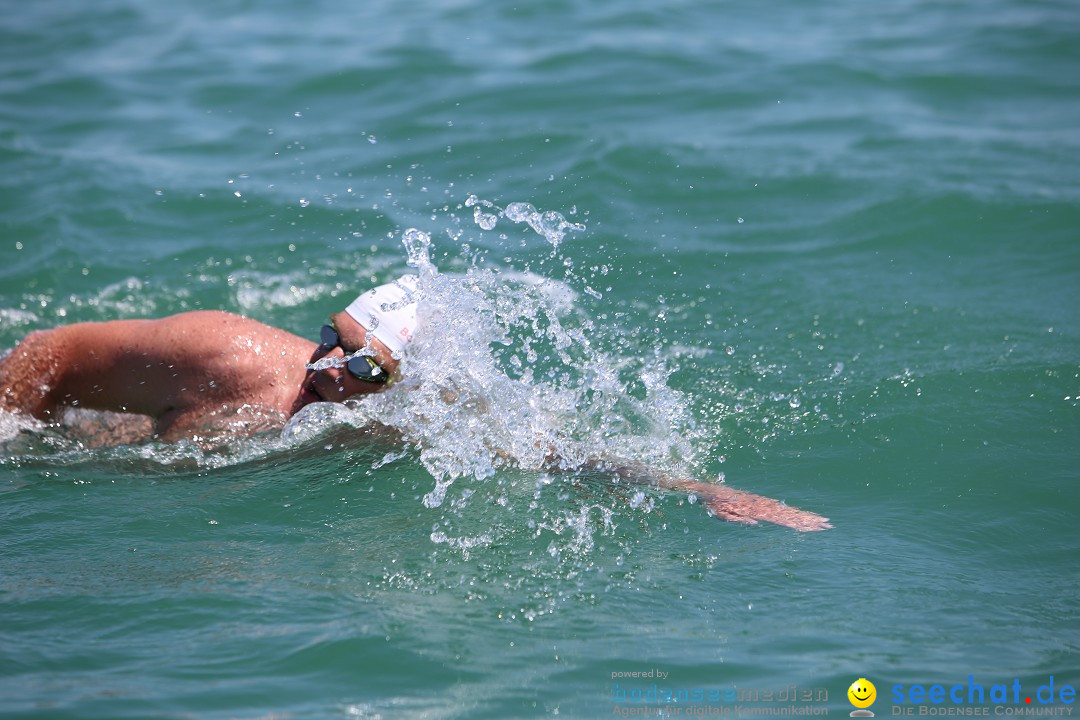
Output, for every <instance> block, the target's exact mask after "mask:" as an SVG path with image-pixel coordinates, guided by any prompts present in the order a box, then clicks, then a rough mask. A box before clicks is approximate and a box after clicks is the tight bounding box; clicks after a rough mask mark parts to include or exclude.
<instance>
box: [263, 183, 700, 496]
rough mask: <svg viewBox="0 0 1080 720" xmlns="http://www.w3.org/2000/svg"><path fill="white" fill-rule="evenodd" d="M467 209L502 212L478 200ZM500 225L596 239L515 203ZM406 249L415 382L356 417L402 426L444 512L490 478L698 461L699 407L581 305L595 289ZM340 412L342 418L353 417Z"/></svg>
mask: <svg viewBox="0 0 1080 720" xmlns="http://www.w3.org/2000/svg"><path fill="white" fill-rule="evenodd" d="M466 205H467V206H474V207H476V208H478V209H479V208H481V207H483V208H488V209H493V206H492V205H491V203H487V202H486V201H480V200H477V199H476V198H475V197H470V198H469V200H468V201H467V203H466ZM492 218H495V219H494V220H493V219H489V218H486V217H484V218H478V219H477V223H478V224H479V225H480V226H481V227H488V226H490V225H491V224H492V223H493V222H496V221H497V220H498V219H499V218H503V219H505V220H509V221H510V222H515V223H524V224H527V225H528V226H529V227H530V228H532V229H533V230H534V231H535V232H536V233H537V234H539V235H541V236H543V237H544V238H545V239H546V240H547V241H548V242H549V243H550V244H551V245H552V247H553V252H558V248H559V243H560V242H561V241H562V240H563V239H564V238H565V236H566V234H567V232H571V231H577V230H582V229H584V228H583V226H581V225H579V224H575V223H568V222H567V221H566V220H565V218H564V217H563V216H562V215H561V214H559V213H557V212H550V211H549V212H539V211H537V210H536V209H535V208H533V206H531V205H528V204H526V203H510V204H509V205H507V207H506V209H505V210H502V211H499V214H498V217H496V216H495V215H493V214H492ZM402 241H403V243H404V246H405V250H406V252H407V256H408V260H407V262H408V264H409V266H411V267H412V268H415V270H416V273H417V275H418V278H419V282H418V290H417V292H418V295H419V303H420V305H419V313H418V315H419V318H420V326H419V327H418V329H417V332H416V339H415V340H414V341H413V342H412V343H411V344H410V345H409V346H408V348H407V349H406V351H405V356H404V358H403V365H402V367H403V370H404V375H405V379H404V380H403V381H402V382H400V383H398V385H397V386H395V387H394V388H393V389H392V390H391V391H390V392H386V393H381V394H378V395H372V396H367V397H365V398H364V399H363V400H362V401H359V402H356V403H354V404H351V405H349V407H348V409H347V411H345V413H344V414H345V415H347V421H348V422H350V423H353V424H356V425H364V424H368V423H381V424H384V425H388V426H391V427H393V428H394V429H396V430H397V431H398V433H400V435H401V436H402V437H403V438H404V439H405V440H406V441H407V442H408V443H409V444H410V445H411V446H412V447H413V448H415V450H416V451H417V452H418V453H419V458H420V460H421V462H422V463H423V464H424V466H425V468H426V469H427V470H428V472H429V473H430V474H431V475H432V477H433V478H434V479H435V487H434V488H433V489H432V490H431V491H430V492H428V493H426V494H425V495H424V498H423V501H424V504H425V505H427V506H428V507H438V506H440V505H442V504H443V502H444V501H445V500H446V496H447V491H448V489H449V488H450V487H451V485H452V484H453V483H454V482H455V481H458V480H459V479H461V478H471V479H474V480H484V479H486V478H489V477H491V476H492V475H494V474H495V473H497V472H498V471H499V470H500V469H502V468H506V467H509V466H514V467H518V468H521V469H524V470H528V471H542V470H545V469H550V468H551V466H552V465H558V466H560V467H561V468H563V469H568V470H574V469H578V468H581V467H583V466H586V465H587V464H589V463H590V462H594V461H596V460H597V459H606V458H613V457H627V458H634V459H635V460H636V461H641V462H644V463H647V464H652V465H655V466H656V467H660V468H666V469H682V468H685V467H687V465H688V464H690V463H692V462H693V451H692V448H691V444H690V441H689V440H688V435H690V434H691V431H690V427H691V426H692V419H691V415H690V412H689V410H688V406H687V401H686V399H685V398H684V397H683V396H682V395H681V394H680V393H678V392H676V391H674V390H672V389H671V388H669V387H668V385H667V375H668V371H667V368H666V367H665V364H664V362H663V360H662V359H661V358H660V354H659V350H658V349H657V350H654V349H652V348H648V347H642V348H637V351H636V352H635V353H634V354H632V355H629V356H627V355H626V354H624V353H622V352H619V350H620V349H621V345H622V344H623V343H625V339H622V338H619V337H618V333H617V331H616V329H613V328H604V327H600V326H598V325H597V323H596V322H595V321H594V320H593V319H592V318H590V317H589V316H588V315H587V314H586V313H585V312H583V311H582V310H581V309H579V307H578V304H577V302H576V300H577V299H578V297H579V289H580V290H582V291H585V289H586V288H588V285H587V283H585V281H583V280H580V279H578V278H577V277H576V276H575V275H573V273H572V272H568V273H567V277H566V278H565V279H560V280H555V279H551V278H546V277H542V276H539V275H535V274H532V273H528V272H509V271H506V270H500V269H494V268H481V267H477V266H475V265H474V266H472V267H469V268H468V270H466V271H465V272H459V273H444V272H440V271H439V268H437V267H436V266H435V265H434V264H433V262H432V260H431V246H432V241H431V237H430V236H429V235H428V234H427V233H425V232H422V231H420V230H416V229H409V230H407V231H405V233H404V234H403V237H402ZM575 285H577V287H575ZM603 348H607V349H606V350H605V349H603ZM324 415H326V411H325V410H324V409H322V408H319V407H317V406H311V407H309V408H308V409H305V411H304V412H302V413H301V414H300V415H298V416H297V417H296V418H294V420H293V421H292V422H290V423H289V425H288V426H287V427H286V429H285V433H284V434H285V436H286V438H289V437H290V436H295V435H297V434H298V433H300V432H302V431H303V430H302V429H303V428H304V427H308V426H310V425H311V423H312V421H313V420H315V419H316V418H318V422H322V421H324V420H325V419H326V418H324V417H323V416H324ZM332 415H333V420H335V421H338V422H340V421H341V420H342V419H343V413H342V411H341V410H334V411H332Z"/></svg>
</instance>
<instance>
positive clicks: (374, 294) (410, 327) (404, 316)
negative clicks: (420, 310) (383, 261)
mask: <svg viewBox="0 0 1080 720" xmlns="http://www.w3.org/2000/svg"><path fill="white" fill-rule="evenodd" d="M416 301H417V297H416V276H415V275H402V276H401V277H399V278H398V279H397V280H395V281H394V282H392V283H389V284H387V285H379V286H378V287H375V288H372V289H371V290H368V291H367V292H366V293H364V294H363V295H361V296H360V297H358V298H356V299H355V300H353V301H352V302H351V303H349V307H347V308H345V312H346V313H348V315H349V317H351V318H352V319H353V320H355V321H356V322H358V323H360V324H361V325H363V326H364V329H365V330H367V331H368V333H370V334H371V335H372V336H374V337H375V338H376V339H378V340H381V341H382V343H383V344H384V345H386V347H388V348H390V351H391V352H393V353H398V352H401V351H402V350H404V349H405V343H407V342H409V341H410V340H412V338H413V331H414V330H415V329H416Z"/></svg>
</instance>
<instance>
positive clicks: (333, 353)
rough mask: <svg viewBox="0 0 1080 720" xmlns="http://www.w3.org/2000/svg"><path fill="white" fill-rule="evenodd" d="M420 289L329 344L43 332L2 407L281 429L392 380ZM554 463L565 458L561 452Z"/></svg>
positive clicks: (97, 326)
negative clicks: (254, 423) (266, 424)
mask: <svg viewBox="0 0 1080 720" xmlns="http://www.w3.org/2000/svg"><path fill="white" fill-rule="evenodd" d="M415 294H416V278H415V276H412V275H405V276H402V277H401V278H399V279H398V280H396V281H394V282H392V283H389V284H386V285H380V286H378V287H376V288H373V289H372V290H369V291H367V292H365V293H363V294H362V295H360V296H359V297H357V298H356V299H355V300H354V301H352V302H351V303H350V304H349V305H348V306H347V307H346V308H345V309H344V310H343V311H341V312H338V313H335V314H333V315H331V316H330V322H329V323H328V324H327V325H324V326H323V327H322V329H321V331H320V336H319V342H318V343H315V342H312V341H311V340H307V339H305V338H302V337H299V336H297V335H294V334H292V333H290V332H286V331H284V330H281V329H278V328H275V327H271V326H269V325H266V324H264V323H261V322H258V321H256V320H252V319H250V318H246V317H242V316H240V315H235V314H232V313H228V312H223V311H213V310H197V311H191V312H185V313H180V314H178V315H173V316H170V317H165V318H160V319H154V320H113V321H108V322H89V323H78V324H74V325H67V326H62V327H57V328H54V329H51V330H39V331H37V332H33V333H31V334H30V335H28V336H27V337H26V338H25V339H23V341H22V342H20V343H19V344H18V345H17V346H16V347H15V348H14V349H13V350H12V351H11V352H9V353H8V354H7V355H6V356H4V357H3V358H2V359H0V410H4V411H7V412H11V413H23V414H27V415H31V416H33V417H35V418H37V419H39V420H42V421H45V422H58V421H59V420H60V419H61V416H62V414H63V412H64V410H65V409H66V408H69V407H78V408H86V409H90V410H104V411H110V412H122V413H133V414H136V415H143V416H147V417H149V418H150V420H151V421H152V423H153V433H154V437H155V439H158V440H161V441H164V442H173V441H176V440H179V439H183V438H190V437H194V436H196V435H198V434H199V433H201V432H204V431H205V430H206V429H207V428H208V427H217V428H218V429H223V430H225V431H231V432H239V431H242V428H243V426H242V425H241V424H238V423H236V422H235V420H236V418H237V417H250V416H252V415H258V416H259V417H261V418H264V419H265V418H271V419H273V421H274V422H272V423H271V424H276V425H277V426H279V427H280V426H281V425H283V424H284V422H285V421H286V420H287V419H288V418H290V417H291V416H293V415H294V414H296V413H297V412H298V411H299V410H300V409H301V408H303V407H304V406H306V405H309V404H311V403H315V402H342V401H344V400H346V399H350V398H351V399H353V400H360V401H362V399H363V397H364V396H365V395H369V394H372V393H378V392H383V391H385V390H386V389H387V388H389V387H391V386H392V385H393V384H394V381H395V380H396V379H398V377H399V373H400V358H401V353H402V351H403V350H404V349H405V347H406V344H407V343H408V342H409V341H410V340H412V337H413V332H414V330H415V328H416V325H417V317H416V310H417V303H416V298H415ZM549 464H550V468H549V469H552V470H556V469H559V468H560V466H561V465H562V463H561V459H560V458H559V457H557V456H555V455H552V456H550V457H549ZM586 469H592V470H596V471H600V472H604V473H607V474H612V475H615V476H616V477H618V478H620V479H623V480H627V481H629V482H633V483H638V484H643V485H644V484H647V485H652V486H655V487H660V488H664V489H668V490H674V491H679V492H685V493H687V494H693V495H696V496H697V497H699V498H700V499H701V500H702V502H703V503H704V504H705V505H706V507H707V508H708V509H709V512H710V513H712V514H713V515H715V516H716V517H719V518H721V519H724V520H729V521H733V522H739V523H743V524H749V525H753V524H757V522H758V521H760V520H764V521H766V522H771V523H776V524H779V525H785V526H787V527H791V528H794V529H796V530H804V531H805V530H822V529H825V528H828V527H831V525H829V523H828V521H827V518H823V517H821V516H820V515H816V514H814V513H811V512H806V511H803V510H798V509H796V508H792V507H788V506H787V505H784V504H783V503H780V502H778V501H776V500H772V499H770V498H766V497H762V496H760V495H754V494H751V493H744V492H740V491H736V490H733V489H731V488H729V487H726V486H724V485H716V484H712V483H702V482H697V481H694V480H692V479H689V478H683V477H677V476H672V475H669V474H667V473H662V472H656V471H653V470H651V469H650V468H648V467H646V466H644V465H643V464H641V463H635V462H627V461H624V460H620V459H615V458H605V459H597V460H595V461H593V462H591V463H589V464H588V466H587V468H586Z"/></svg>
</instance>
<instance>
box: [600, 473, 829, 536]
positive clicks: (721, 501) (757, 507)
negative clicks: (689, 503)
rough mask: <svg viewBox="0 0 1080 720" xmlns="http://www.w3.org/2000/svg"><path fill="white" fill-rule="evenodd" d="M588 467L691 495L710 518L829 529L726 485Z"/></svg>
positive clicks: (803, 513) (819, 520)
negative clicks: (703, 504) (703, 505)
mask: <svg viewBox="0 0 1080 720" xmlns="http://www.w3.org/2000/svg"><path fill="white" fill-rule="evenodd" d="M588 465H589V467H590V468H591V469H594V470H599V471H601V472H607V473H611V474H613V475H615V476H616V477H618V478H619V479H620V480H626V481H627V482H631V483H634V484H637V485H649V486H652V487H657V488H661V489H663V490H674V491H676V492H683V493H687V494H694V495H696V496H697V497H698V498H700V499H701V501H702V502H704V503H705V507H706V508H707V509H708V511H709V514H710V515H712V516H714V517H718V518H720V519H721V520H727V521H729V522H737V523H741V524H743V525H757V524H758V522H759V521H762V520H764V521H765V522H768V523H773V524H774V525H783V526H784V527H789V528H792V529H793V530H798V531H800V532H810V531H813V530H825V529H827V528H831V527H832V525H831V524H830V523H829V518H827V517H822V516H821V515H818V514H817V513H812V512H810V511H808V510H800V509H798V508H794V507H791V506H789V505H785V504H784V503H782V502H780V501H779V500H773V499H772V498H767V497H765V496H763V495H755V494H754V493H749V492H743V491H741V490H735V489H733V488H729V487H727V486H726V485H717V484H715V483H705V482H699V481H697V480H693V479H690V478H687V477H681V476H678V475H673V474H671V473H667V472H662V471H658V470H655V469H653V468H650V467H649V466H647V465H645V464H644V463H641V462H636V461H630V460H622V459H598V460H594V461H591V462H590V463H589V464H588Z"/></svg>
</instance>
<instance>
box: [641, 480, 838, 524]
mask: <svg viewBox="0 0 1080 720" xmlns="http://www.w3.org/2000/svg"><path fill="white" fill-rule="evenodd" d="M661 487H665V486H664V485H663V484H661ZM669 489H672V490H679V491H681V492H685V493H693V494H695V495H697V496H698V498H700V499H701V500H702V501H703V502H704V503H705V507H706V508H708V510H709V514H710V515H712V516H713V517H718V518H720V519H721V520H727V521H729V522H736V523H741V524H743V525H757V524H758V522H759V521H761V520H764V521H765V522H769V523H773V524H774V525H783V526H784V527H789V528H791V529H792V530H798V531H799V532H810V531H813V530H826V529H828V528H831V527H832V525H831V524H829V518H827V517H822V516H821V515H818V514H817V513H812V512H810V511H808V510H800V509H798V508H794V507H790V506H789V505H785V504H784V503H782V502H780V501H779V500H773V499H772V498H767V497H764V496H763V495H755V494H754V493H748V492H743V491H742V490H734V489H732V488H729V487H725V486H723V485H714V484H712V483H702V482H692V481H682V482H677V483H676V485H675V486H671V487H669Z"/></svg>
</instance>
